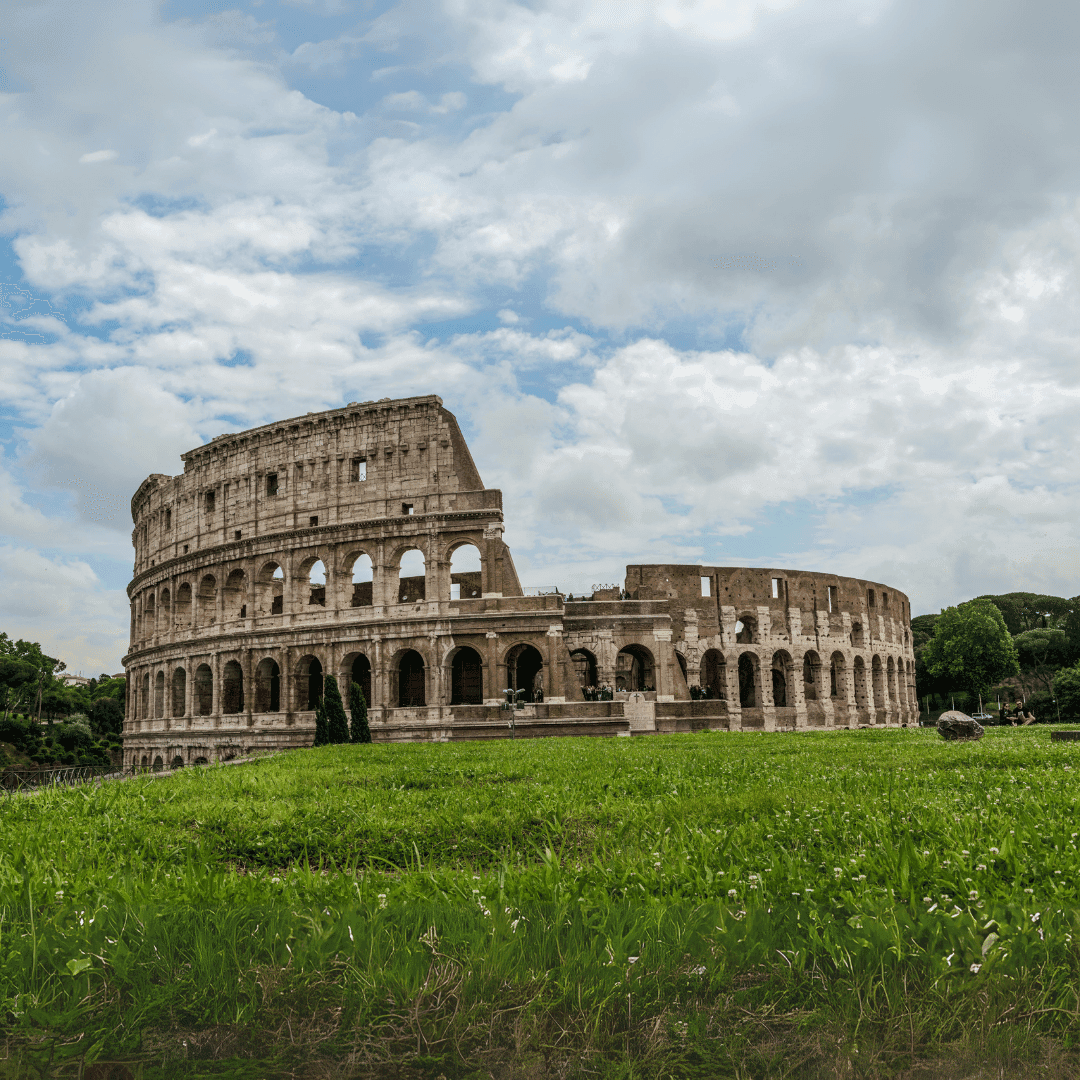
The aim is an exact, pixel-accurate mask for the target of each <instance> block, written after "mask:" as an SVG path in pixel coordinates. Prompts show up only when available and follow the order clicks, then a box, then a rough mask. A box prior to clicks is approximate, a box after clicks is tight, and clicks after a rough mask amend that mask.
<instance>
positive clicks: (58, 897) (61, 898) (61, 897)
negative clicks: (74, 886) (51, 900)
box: [56, 889, 64, 900]
mask: <svg viewBox="0 0 1080 1080" xmlns="http://www.w3.org/2000/svg"><path fill="white" fill-rule="evenodd" d="M56 899H57V900H63V899H64V890H63V889H60V890H59V891H58V892H57V894H56Z"/></svg>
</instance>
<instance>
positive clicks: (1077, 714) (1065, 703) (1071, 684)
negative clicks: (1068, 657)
mask: <svg viewBox="0 0 1080 1080" xmlns="http://www.w3.org/2000/svg"><path fill="white" fill-rule="evenodd" d="M1054 693H1055V694H1056V695H1057V700H1058V705H1059V706H1060V707H1061V719H1062V720H1066V721H1068V722H1069V723H1071V724H1077V723H1080V664H1077V665H1076V666H1074V667H1070V668H1065V669H1064V671H1059V672H1058V673H1057V675H1055V676H1054Z"/></svg>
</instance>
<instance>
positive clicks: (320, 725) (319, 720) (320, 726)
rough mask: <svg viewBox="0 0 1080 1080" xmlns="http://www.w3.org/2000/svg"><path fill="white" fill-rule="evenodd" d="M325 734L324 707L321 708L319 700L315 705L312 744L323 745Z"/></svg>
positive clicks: (325, 738) (324, 743)
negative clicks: (313, 738) (313, 740)
mask: <svg viewBox="0 0 1080 1080" xmlns="http://www.w3.org/2000/svg"><path fill="white" fill-rule="evenodd" d="M326 735H327V733H326V709H324V708H323V703H322V701H320V702H319V703H318V705H316V706H315V742H314V743H312V746H325V745H326V743H327V737H326Z"/></svg>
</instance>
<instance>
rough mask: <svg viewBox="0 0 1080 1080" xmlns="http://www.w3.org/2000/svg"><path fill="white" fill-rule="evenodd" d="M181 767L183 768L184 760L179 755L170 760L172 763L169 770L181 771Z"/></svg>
mask: <svg viewBox="0 0 1080 1080" xmlns="http://www.w3.org/2000/svg"><path fill="white" fill-rule="evenodd" d="M183 767H184V759H183V758H182V757H181V756H180V755H179V754H177V755H176V757H174V758H173V759H172V762H171V763H170V764H169V768H170V769H182V768H183Z"/></svg>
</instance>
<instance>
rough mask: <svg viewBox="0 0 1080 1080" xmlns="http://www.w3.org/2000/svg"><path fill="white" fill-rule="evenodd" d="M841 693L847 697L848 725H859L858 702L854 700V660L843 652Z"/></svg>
mask: <svg viewBox="0 0 1080 1080" xmlns="http://www.w3.org/2000/svg"><path fill="white" fill-rule="evenodd" d="M843 693H844V696H845V698H846V699H847V707H848V727H849V728H851V727H858V726H859V710H858V704H857V702H856V700H855V660H854V657H853V656H849V655H848V654H847V653H845V654H844V689H843Z"/></svg>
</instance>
